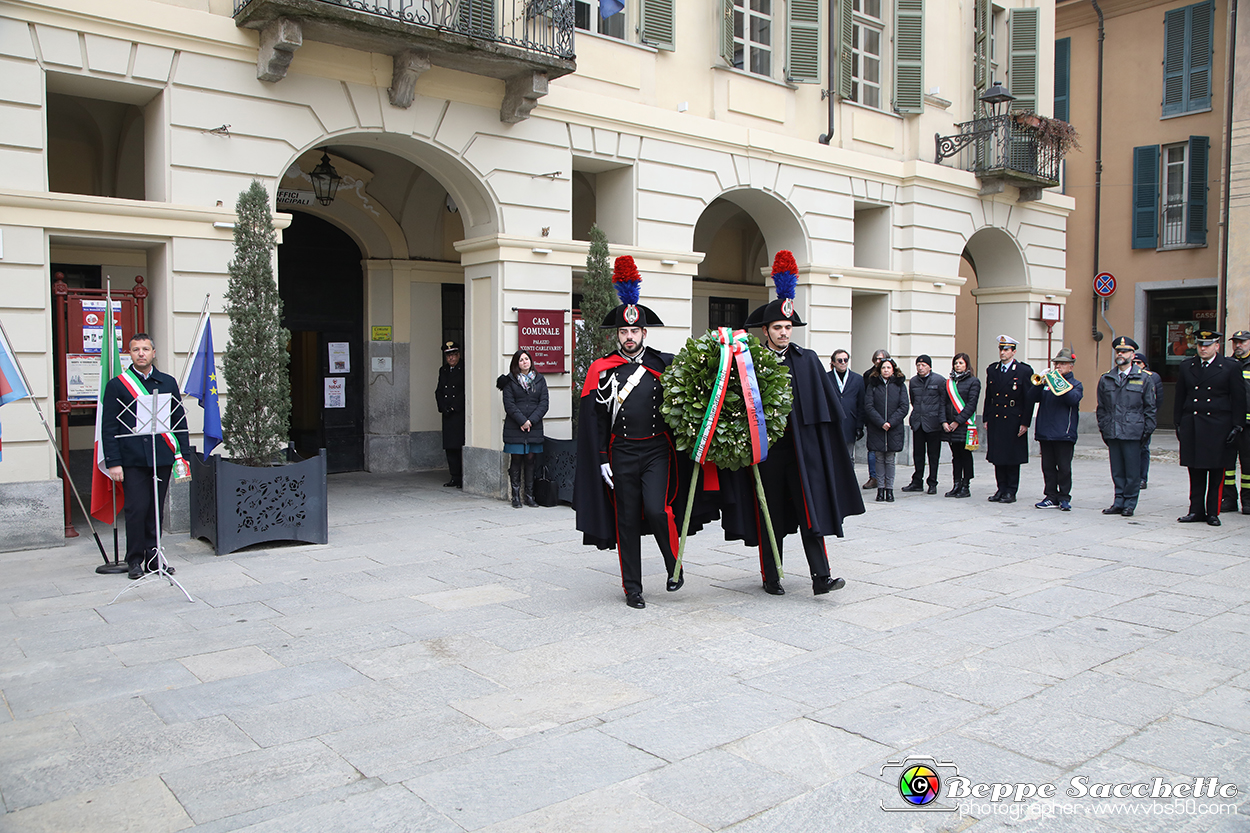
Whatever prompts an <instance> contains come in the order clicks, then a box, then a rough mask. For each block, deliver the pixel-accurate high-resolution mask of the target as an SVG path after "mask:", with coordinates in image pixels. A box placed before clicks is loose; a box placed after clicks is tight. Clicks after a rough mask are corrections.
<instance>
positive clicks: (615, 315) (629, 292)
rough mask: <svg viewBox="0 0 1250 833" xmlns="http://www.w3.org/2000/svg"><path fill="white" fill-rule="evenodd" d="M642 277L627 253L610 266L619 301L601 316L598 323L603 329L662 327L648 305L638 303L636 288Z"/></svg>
mask: <svg viewBox="0 0 1250 833" xmlns="http://www.w3.org/2000/svg"><path fill="white" fill-rule="evenodd" d="M641 285H642V278H641V277H639V275H638V266H637V265H636V264H635V263H634V259H633V258H632V257H630V256H629V255H621V256H620V257H618V258H617V259H616V263H615V264H614V266H613V267H612V286H613V287H614V288H615V289H616V297H617V298H619V299H620V301H621V303H620V305H619V306H617V307H616V308H615V309H613V310H611V311H610V312H609V313H608V314H607V315H606V316H604V318H603V323H602V324H600V325H599V328H600V329H603V330H616V329H619V328H621V327H663V326H664V322H663V321H661V320H660V316H658V315H656V314H655V311H654V310H652V309H650V308H649V307H644V306H643V305H642V304H640V303H638V290H639V287H640V286H641Z"/></svg>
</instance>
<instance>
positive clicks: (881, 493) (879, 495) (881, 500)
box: [877, 489, 885, 503]
mask: <svg viewBox="0 0 1250 833" xmlns="http://www.w3.org/2000/svg"><path fill="white" fill-rule="evenodd" d="M877 503H885V489H878V490H877Z"/></svg>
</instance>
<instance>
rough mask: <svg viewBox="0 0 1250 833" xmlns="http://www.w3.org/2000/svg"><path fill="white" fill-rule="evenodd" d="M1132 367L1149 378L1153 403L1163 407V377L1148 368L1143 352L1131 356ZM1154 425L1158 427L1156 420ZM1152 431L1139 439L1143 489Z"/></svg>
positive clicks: (1148, 466)
mask: <svg viewBox="0 0 1250 833" xmlns="http://www.w3.org/2000/svg"><path fill="white" fill-rule="evenodd" d="M1133 367H1136V368H1138V369H1139V370H1141V372H1142V375H1144V376H1145V377H1146V378H1147V379H1149V380H1150V384H1151V385H1152V386H1153V387H1154V389H1155V404H1156V405H1157V406H1158V407H1160V408H1162V407H1163V377H1162V376H1160V375H1159V374H1158V373H1155V372H1154V371H1153V370H1151V369H1150V363H1149V362H1147V361H1146V354H1145V353H1138V354H1137V355H1135V356H1134V357H1133ZM1155 427H1158V423H1157V422H1156V424H1155ZM1153 433H1154V432H1153V431H1152V432H1151V433H1150V434H1147V435H1146V436H1145V437H1143V438H1142V441H1141V488H1142V489H1143V490H1144V489H1145V488H1146V484H1147V483H1148V482H1149V480H1150V437H1151V436H1152V435H1153Z"/></svg>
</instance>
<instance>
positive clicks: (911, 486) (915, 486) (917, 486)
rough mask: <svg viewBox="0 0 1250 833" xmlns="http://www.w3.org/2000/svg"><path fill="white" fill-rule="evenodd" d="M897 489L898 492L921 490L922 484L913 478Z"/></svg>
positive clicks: (922, 488) (922, 489)
mask: <svg viewBox="0 0 1250 833" xmlns="http://www.w3.org/2000/svg"><path fill="white" fill-rule="evenodd" d="M899 491H900V492H923V491H924V484H923V483H917V482H916V481H914V480H913V481H912V482H910V483H908V484H907V485H906V486H904V487H903V488H901V489H899Z"/></svg>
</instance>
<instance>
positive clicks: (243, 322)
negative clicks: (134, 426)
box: [191, 180, 328, 555]
mask: <svg viewBox="0 0 1250 833" xmlns="http://www.w3.org/2000/svg"><path fill="white" fill-rule="evenodd" d="M235 211H236V214H237V219H236V221H235V227H234V260H232V261H231V262H230V267H229V269H230V282H229V286H228V288H227V290H226V313H227V314H228V315H229V316H230V344H229V346H228V347H227V348H226V351H225V354H224V356H223V362H222V370H223V374H224V376H225V381H226V393H227V394H228V397H229V398H228V399H227V401H226V410H225V413H224V414H223V416H222V420H221V424H222V434H223V439H224V443H225V445H226V446H227V447H228V448H229V449H230V452H231V454H232V458H231V459H224V458H222V457H219V456H216V455H210V456H209V458H208V460H207V461H205V462H204V463H200V461H199V457H198V455H194V454H193V455H191V457H192V480H191V537H193V538H206V539H207V540H208V541H209V543H211V544H213V546H214V549H215V550H216V552H217V554H218V555H223V554H225V553H229V552H234V551H235V550H238V549H241V548H243V547H246V546H248V545H251V544H258V543H263V542H266V541H304V542H307V543H313V544H324V543H326V541H327V540H328V517H327V516H328V504H327V498H326V453H325V449H322V450H321V453H320V454H319V455H318V456H317V457H313V458H310V459H308V460H299V459H297V458H294V454H293V453H292V452H291V451H290V450H289V448H288V433H289V430H290V413H291V384H290V378H289V377H288V375H287V363H288V361H289V360H290V355H289V353H288V352H287V344H288V342H289V341H290V337H291V336H290V333H289V332H288V331H287V330H286V328H285V327H283V326H282V300H281V298H279V296H278V285H277V282H276V281H275V280H274V275H273V256H274V247H275V245H276V241H277V235H276V234H275V232H274V228H273V216H272V215H271V214H270V212H269V194H268V193H267V192H266V191H265V188H264V186H262V185H261V184H260V183H259V182H257V181H255V180H253V181H252V185H251V187H250V188H248V189H247V190H246V191H243V192H242V193H241V194H239V200H238V203H237V205H236V209H235Z"/></svg>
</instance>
